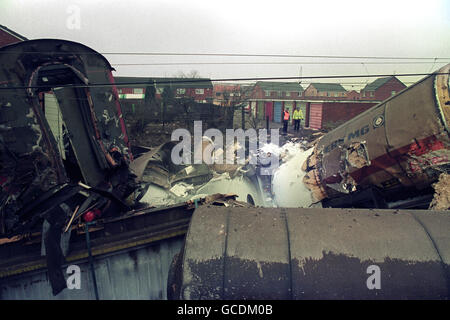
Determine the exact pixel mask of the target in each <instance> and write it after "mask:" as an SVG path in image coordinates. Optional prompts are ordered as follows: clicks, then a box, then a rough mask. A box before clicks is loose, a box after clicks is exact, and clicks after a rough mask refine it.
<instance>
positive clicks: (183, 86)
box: [114, 77, 213, 103]
mask: <svg viewBox="0 0 450 320" xmlns="http://www.w3.org/2000/svg"><path fill="white" fill-rule="evenodd" d="M114 81H115V83H116V84H117V85H118V88H117V89H118V92H119V98H120V99H137V100H140V99H144V98H145V94H146V92H145V91H146V90H147V88H148V87H150V86H152V87H154V88H155V97H156V98H157V99H161V95H162V93H163V91H164V89H165V88H168V89H170V90H171V91H172V94H173V97H174V98H191V99H193V100H194V101H196V102H200V103H211V102H212V99H213V86H212V83H211V80H210V79H206V78H201V79H200V78H195V79H190V78H146V77H114ZM121 84H126V85H121Z"/></svg>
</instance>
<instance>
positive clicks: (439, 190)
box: [430, 173, 450, 210]
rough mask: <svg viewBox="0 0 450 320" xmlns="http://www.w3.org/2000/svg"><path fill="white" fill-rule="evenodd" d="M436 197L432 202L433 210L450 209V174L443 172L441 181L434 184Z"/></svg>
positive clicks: (431, 207)
mask: <svg viewBox="0 0 450 320" xmlns="http://www.w3.org/2000/svg"><path fill="white" fill-rule="evenodd" d="M433 188H434V191H435V193H434V197H433V200H432V201H431V204H430V209H431V210H448V209H450V174H448V173H442V174H441V175H440V176H439V181H438V182H436V183H435V184H433Z"/></svg>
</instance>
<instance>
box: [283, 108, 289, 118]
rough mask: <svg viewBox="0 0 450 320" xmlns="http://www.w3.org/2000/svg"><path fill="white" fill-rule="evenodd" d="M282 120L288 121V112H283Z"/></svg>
mask: <svg viewBox="0 0 450 320" xmlns="http://www.w3.org/2000/svg"><path fill="white" fill-rule="evenodd" d="M284 120H289V111H286V110H284Z"/></svg>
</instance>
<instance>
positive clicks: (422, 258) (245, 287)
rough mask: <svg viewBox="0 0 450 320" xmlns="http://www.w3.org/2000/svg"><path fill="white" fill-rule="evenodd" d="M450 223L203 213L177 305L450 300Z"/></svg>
mask: <svg viewBox="0 0 450 320" xmlns="http://www.w3.org/2000/svg"><path fill="white" fill-rule="evenodd" d="M449 230H450V214H449V213H448V212H442V211H422V210H400V211H399V210H359V209H302V208H298V209H297V208H296V209H275V208H270V209H269V208H230V207H228V208H227V207H217V206H205V207H201V208H199V209H197V210H196V211H195V213H194V215H193V218H192V221H191V225H190V228H189V231H188V234H187V236H186V241H185V245H184V248H183V249H182V251H181V253H180V254H179V255H178V257H176V258H175V259H174V261H173V263H172V266H171V270H170V272H169V279H168V297H169V298H172V299H448V298H449V297H450V277H449V264H450V233H449Z"/></svg>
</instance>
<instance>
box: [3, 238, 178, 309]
mask: <svg viewBox="0 0 450 320" xmlns="http://www.w3.org/2000/svg"><path fill="white" fill-rule="evenodd" d="M182 244H183V238H182V237H178V238H171V239H168V240H163V241H160V242H157V243H154V244H152V245H148V246H144V247H140V248H134V249H129V250H124V251H122V252H118V253H115V254H111V255H106V256H100V257H96V258H95V260H94V267H95V276H96V279H97V287H98V293H99V298H100V300H118V299H122V300H123V299H125V300H128V299H130V300H161V299H167V290H166V284H167V275H168V272H169V266H170V264H171V262H172V259H173V257H174V255H175V254H176V253H178V252H179V251H180V249H181V247H182ZM72 264H76V265H78V266H79V267H80V268H81V289H79V290H77V289H72V290H69V289H64V290H63V291H62V292H61V293H60V294H58V295H57V296H53V294H52V288H51V286H50V283H49V280H48V274H47V270H46V269H44V270H39V271H35V272H29V273H25V274H21V275H20V276H14V277H9V278H6V279H0V299H1V300H94V299H95V294H94V287H93V281H92V277H91V272H90V267H89V264H88V263H87V261H79V262H76V263H72ZM64 270H67V266H64ZM66 279H67V275H66Z"/></svg>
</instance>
